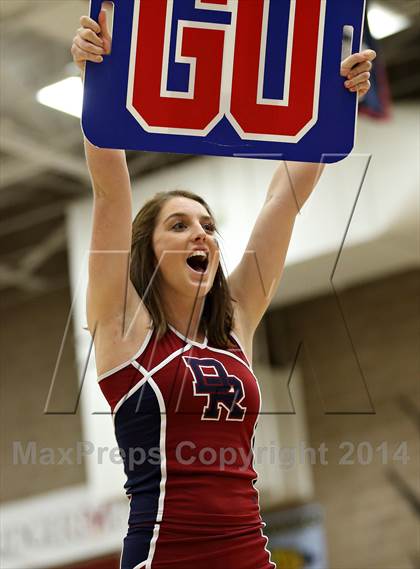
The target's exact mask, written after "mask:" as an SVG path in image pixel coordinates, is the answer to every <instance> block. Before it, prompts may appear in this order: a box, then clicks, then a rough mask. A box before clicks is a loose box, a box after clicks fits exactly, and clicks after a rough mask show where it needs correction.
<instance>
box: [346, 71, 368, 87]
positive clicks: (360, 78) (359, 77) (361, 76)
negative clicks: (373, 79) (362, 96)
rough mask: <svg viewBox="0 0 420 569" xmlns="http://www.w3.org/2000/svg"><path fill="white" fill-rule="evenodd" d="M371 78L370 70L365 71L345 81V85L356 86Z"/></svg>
mask: <svg viewBox="0 0 420 569" xmlns="http://www.w3.org/2000/svg"><path fill="white" fill-rule="evenodd" d="M369 79H370V73H369V71H365V72H364V73H360V74H359V75H356V77H354V78H353V79H351V80H348V81H345V83H344V86H345V87H356V86H357V85H359V84H360V83H364V82H365V81H368V80H369Z"/></svg>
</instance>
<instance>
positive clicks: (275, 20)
mask: <svg viewBox="0 0 420 569" xmlns="http://www.w3.org/2000/svg"><path fill="white" fill-rule="evenodd" d="M91 4H92V8H91V16H92V17H93V18H95V19H97V16H98V13H99V10H100V7H101V1H100V0H92V3H91ZM364 9H365V6H364V0H340V1H339V2H338V1H337V0H114V26H113V47H112V53H111V55H109V56H107V57H105V59H104V62H103V63H102V64H100V65H95V64H91V63H88V66H87V73H86V81H85V96H84V109H83V119H82V123H83V129H84V132H85V134H86V136H87V137H88V138H89V139H90V140H91V142H93V143H94V144H96V145H98V146H102V147H108V148H125V149H138V150H153V151H162V152H181V153H188V154H211V155H220V156H235V155H236V156H248V157H260V158H273V159H279V158H283V159H290V160H302V161H314V162H318V161H321V159H322V155H324V154H328V155H330V156H328V157H327V158H324V161H337V160H338V159H340V158H343V157H344V156H346V155H347V154H348V153H349V152H350V151H351V149H352V147H353V143H354V130H355V118H356V109H357V95H356V93H350V92H348V91H346V90H345V89H344V86H343V82H344V79H343V77H341V76H340V63H341V50H342V38H343V28H344V26H351V27H352V28H353V45H352V51H353V52H354V51H358V50H359V49H360V43H361V28H362V22H363V15H364Z"/></svg>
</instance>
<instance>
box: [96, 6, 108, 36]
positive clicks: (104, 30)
mask: <svg viewBox="0 0 420 569" xmlns="http://www.w3.org/2000/svg"><path fill="white" fill-rule="evenodd" d="M98 22H99V25H100V27H101V34H102V35H103V36H104V38H106V39H109V40H110V39H111V35H110V33H109V30H108V21H107V17H106V10H101V11H100V12H99V18H98Z"/></svg>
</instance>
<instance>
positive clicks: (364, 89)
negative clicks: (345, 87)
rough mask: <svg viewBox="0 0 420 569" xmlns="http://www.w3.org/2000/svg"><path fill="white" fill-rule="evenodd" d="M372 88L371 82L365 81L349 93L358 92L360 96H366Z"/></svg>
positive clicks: (352, 88)
mask: <svg viewBox="0 0 420 569" xmlns="http://www.w3.org/2000/svg"><path fill="white" fill-rule="evenodd" d="M370 87H371V83H370V81H363V82H362V83H359V84H358V85H356V86H355V87H351V88H350V89H349V91H352V92H355V91H357V92H358V94H359V95H361V94H362V95H365V94H366V93H367V92H368V91H369V89H370Z"/></svg>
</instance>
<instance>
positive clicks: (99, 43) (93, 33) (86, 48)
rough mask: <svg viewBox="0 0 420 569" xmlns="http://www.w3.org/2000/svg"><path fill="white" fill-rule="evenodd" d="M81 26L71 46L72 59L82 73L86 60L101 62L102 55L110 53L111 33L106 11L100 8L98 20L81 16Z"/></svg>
mask: <svg viewBox="0 0 420 569" xmlns="http://www.w3.org/2000/svg"><path fill="white" fill-rule="evenodd" d="M80 24H81V27H80V28H79V29H78V30H77V32H76V35H75V36H74V38H73V44H72V46H71V54H72V56H73V61H74V63H75V64H76V65H77V67H78V68H79V69H80V71H81V72H82V74H83V73H84V71H85V67H86V61H92V62H93V63H102V61H103V56H104V55H107V54H109V53H111V35H110V33H109V30H108V25H107V21H106V12H105V10H101V12H100V14H99V18H98V22H95V20H92V18H89V16H82V17H81V18H80Z"/></svg>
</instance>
